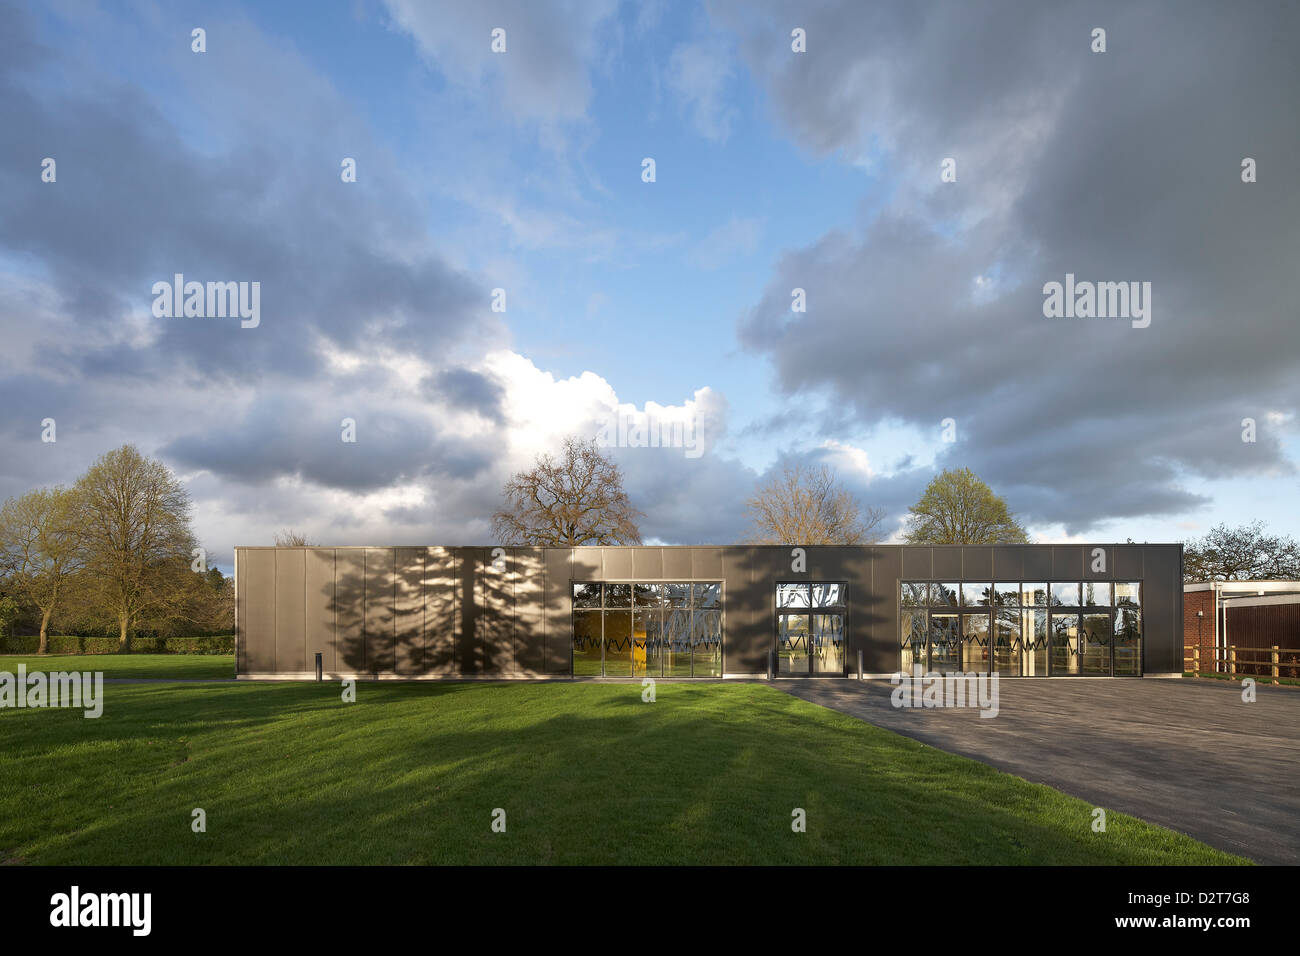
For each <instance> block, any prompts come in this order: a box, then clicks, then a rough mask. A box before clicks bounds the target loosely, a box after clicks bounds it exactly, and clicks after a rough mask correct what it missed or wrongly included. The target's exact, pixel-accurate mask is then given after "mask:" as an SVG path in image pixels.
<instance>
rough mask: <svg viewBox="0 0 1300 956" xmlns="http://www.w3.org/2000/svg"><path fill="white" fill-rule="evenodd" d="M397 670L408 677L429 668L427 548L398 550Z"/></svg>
mask: <svg viewBox="0 0 1300 956" xmlns="http://www.w3.org/2000/svg"><path fill="white" fill-rule="evenodd" d="M395 552H396V554H395V572H396V573H395V588H394V595H393V617H394V620H393V638H394V645H395V646H394V661H393V670H394V671H395V672H396V673H398V674H402V675H404V676H407V677H415V676H418V675H419V674H423V673H424V671H425V663H424V576H425V570H424V554H425V549H424V548H396V549H395Z"/></svg>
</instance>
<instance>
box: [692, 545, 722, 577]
mask: <svg viewBox="0 0 1300 956" xmlns="http://www.w3.org/2000/svg"><path fill="white" fill-rule="evenodd" d="M691 577H693V578H696V579H698V580H712V581H721V580H722V549H721V548H691Z"/></svg>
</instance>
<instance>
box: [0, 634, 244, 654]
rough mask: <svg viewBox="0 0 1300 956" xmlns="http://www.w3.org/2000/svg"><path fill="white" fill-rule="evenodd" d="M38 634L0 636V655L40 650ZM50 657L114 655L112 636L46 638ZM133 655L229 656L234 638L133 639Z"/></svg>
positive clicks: (229, 636) (221, 636) (230, 636)
mask: <svg viewBox="0 0 1300 956" xmlns="http://www.w3.org/2000/svg"><path fill="white" fill-rule="evenodd" d="M40 644H41V638H40V635H39V634H20V635H13V636H10V637H0V654H35V653H36V649H37V648H38V647H40ZM47 646H48V649H49V652H50V653H51V654H116V653H117V638H116V637H66V636H63V635H58V636H55V635H50V637H49V640H48V642H47ZM131 652H132V653H134V654H233V653H235V636H234V635H233V634H222V635H218V636H216V637H166V638H160V637H135V638H132V639H131Z"/></svg>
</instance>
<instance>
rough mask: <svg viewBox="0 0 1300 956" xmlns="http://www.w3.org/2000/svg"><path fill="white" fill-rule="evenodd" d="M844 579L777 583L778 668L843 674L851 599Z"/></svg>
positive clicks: (801, 673)
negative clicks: (847, 594) (849, 599)
mask: <svg viewBox="0 0 1300 956" xmlns="http://www.w3.org/2000/svg"><path fill="white" fill-rule="evenodd" d="M845 591H846V585H845V584H844V583H843V582H836V581H831V582H825V581H792V582H789V583H781V584H778V585H777V586H776V657H777V666H776V672H777V674H779V675H781V676H789V677H808V676H811V675H820V676H824V677H832V676H833V677H843V676H844V674H845V667H846V666H847V658H848V652H847V644H846V642H845V635H846V634H847V632H848V629H847V627H846V623H847V620H848V607H847V605H848V601H847V598H846V596H845Z"/></svg>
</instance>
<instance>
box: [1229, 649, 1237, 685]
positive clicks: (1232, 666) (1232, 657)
mask: <svg viewBox="0 0 1300 956" xmlns="http://www.w3.org/2000/svg"><path fill="white" fill-rule="evenodd" d="M1236 675H1237V645H1236V644H1229V645H1228V676H1229V677H1235V676H1236Z"/></svg>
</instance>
